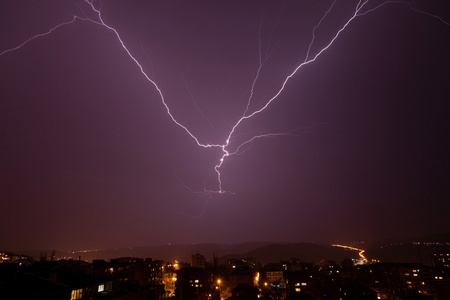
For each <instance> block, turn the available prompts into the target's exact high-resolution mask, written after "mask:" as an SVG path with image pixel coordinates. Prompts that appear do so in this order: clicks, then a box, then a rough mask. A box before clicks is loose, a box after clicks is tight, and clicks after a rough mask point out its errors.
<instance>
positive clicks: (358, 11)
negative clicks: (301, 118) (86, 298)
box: [0, 0, 450, 197]
mask: <svg viewBox="0 0 450 300" xmlns="http://www.w3.org/2000/svg"><path fill="white" fill-rule="evenodd" d="M84 2H85V3H87V4H88V5H89V7H90V8H91V9H92V12H94V13H95V14H96V15H97V19H98V20H93V19H91V18H89V17H87V16H86V17H80V16H74V17H73V18H72V19H71V20H70V21H67V22H63V23H60V24H58V25H56V26H54V27H53V28H51V29H50V30H48V31H47V32H44V33H39V34H36V35H34V36H32V37H31V38H29V39H27V40H25V41H24V42H23V43H21V44H20V45H18V46H16V47H14V48H11V49H7V50H4V51H3V52H0V56H2V55H4V54H6V53H9V52H14V51H16V50H19V49H20V48H22V47H24V46H25V45H26V44H28V43H30V42H31V41H33V40H35V39H37V38H40V37H43V36H46V35H49V34H51V33H52V32H54V31H55V30H57V29H59V28H61V27H63V26H67V25H70V24H73V23H74V22H75V21H77V20H80V21H89V22H92V23H94V24H97V25H100V26H103V27H104V28H106V29H108V30H110V31H112V32H113V33H114V35H115V36H116V38H117V40H118V42H119V43H120V45H121V46H122V48H123V49H124V50H125V52H126V54H127V55H128V57H129V58H130V59H131V60H132V61H133V62H134V63H135V64H136V66H137V67H138V68H139V71H140V72H141V73H142V75H143V76H144V77H145V79H146V80H147V81H148V82H149V83H150V84H152V85H153V86H154V88H155V89H156V91H157V92H158V94H159V97H160V99H161V102H162V104H163V105H164V107H165V109H166V113H167V114H168V115H169V117H170V118H171V120H172V121H173V122H174V123H175V124H176V125H178V126H179V127H181V128H182V129H183V130H184V131H185V132H186V133H187V134H188V135H189V136H190V137H191V138H192V139H193V140H194V141H195V142H196V144H197V145H198V146H199V147H203V148H220V149H221V150H222V155H221V156H220V158H219V162H218V163H217V164H216V165H215V166H214V170H215V172H216V174H217V181H218V190H215V191H211V190H207V189H205V190H204V192H203V193H204V194H206V195H209V197H211V195H212V194H214V193H218V194H224V193H226V191H225V190H224V189H223V187H222V175H221V173H220V168H221V167H222V165H223V163H224V162H225V160H226V158H227V157H229V156H232V155H238V154H241V153H242V152H245V151H246V150H244V151H241V149H242V148H243V147H249V145H251V144H252V143H253V142H254V141H255V140H257V139H261V138H269V137H274V136H287V135H293V134H292V133H290V132H286V133H267V134H260V135H255V136H253V137H252V138H250V139H248V140H246V141H244V142H243V143H241V144H240V145H239V146H237V147H236V150H235V151H231V150H229V149H228V147H229V145H230V142H231V140H232V138H233V135H234V133H235V131H236V129H237V128H238V127H239V125H241V124H242V122H244V121H246V120H248V119H251V118H252V117H254V116H255V115H257V114H259V113H261V112H263V111H264V110H266V109H267V108H268V107H269V106H270V104H271V103H272V102H273V101H275V100H276V99H277V98H278V97H279V96H280V94H281V93H282V92H283V90H284V88H285V86H286V84H287V83H288V82H289V81H290V80H291V78H292V77H293V76H294V75H295V74H297V73H298V72H299V70H300V69H301V68H302V67H304V66H306V65H308V64H311V63H313V62H315V61H316V60H317V59H318V58H319V57H320V56H321V55H322V54H323V53H324V52H325V51H327V50H328V49H329V48H330V47H331V46H332V45H333V44H334V42H335V41H336V39H337V38H338V37H339V36H340V35H341V33H342V32H343V31H344V30H345V29H346V28H347V27H348V25H349V24H350V23H351V22H352V21H353V20H354V19H355V18H357V17H359V16H364V15H366V14H369V13H371V12H373V11H375V10H377V9H379V8H381V7H383V6H385V5H387V4H394V3H402V4H408V5H409V8H410V9H411V10H413V11H415V12H417V13H420V14H424V15H427V16H430V17H433V18H436V19H438V20H439V21H440V22H442V23H444V24H446V25H450V23H448V22H446V21H445V20H443V19H442V18H441V17H439V16H437V15H434V14H431V13H428V12H425V11H422V10H419V9H416V8H414V7H413V6H412V5H411V4H410V3H406V2H404V1H395V0H392V1H384V2H382V3H381V4H378V5H375V6H374V7H372V8H369V3H371V1H370V0H359V1H358V2H357V4H356V5H355V7H354V11H353V13H352V15H351V16H350V17H349V18H348V19H347V21H346V22H345V23H344V24H343V25H342V26H341V27H340V28H339V29H338V30H337V31H336V33H335V35H334V36H333V37H332V38H331V39H330V40H329V41H328V43H327V44H326V45H325V46H323V47H322V48H321V49H320V50H319V51H318V52H317V53H316V54H314V55H311V48H312V46H313V44H314V42H315V38H316V35H315V34H316V30H317V29H318V28H319V27H320V25H321V24H322V22H323V21H324V20H325V19H326V17H327V16H328V14H329V13H330V12H331V11H332V9H333V7H334V5H335V4H336V2H337V0H334V1H333V2H332V4H331V5H330V7H329V8H328V10H327V11H326V12H325V14H324V15H323V16H322V18H321V19H320V20H319V22H318V23H317V25H316V26H315V27H314V29H313V30H312V38H311V41H310V43H309V47H308V50H307V53H306V57H305V60H304V61H303V62H302V63H300V64H299V65H297V66H296V67H295V69H294V70H293V71H292V72H291V73H290V74H289V75H288V76H286V78H285V79H284V80H283V82H282V84H281V87H280V88H279V89H278V90H277V92H276V93H275V95H274V96H272V97H271V98H270V99H268V100H267V101H266V102H265V104H264V105H263V106H262V107H261V108H259V109H255V110H253V111H252V112H251V113H250V112H249V110H250V104H251V101H252V99H253V95H254V89H255V86H256V84H257V82H258V79H259V75H260V72H261V71H262V68H263V66H264V63H265V61H266V60H267V57H266V58H265V60H263V59H262V51H261V36H260V35H261V24H260V30H259V48H258V51H259V65H258V68H257V71H256V74H255V77H254V79H253V82H252V85H251V88H250V95H249V98H248V99H247V105H246V108H245V110H244V112H243V114H242V116H241V117H240V118H239V119H238V120H237V121H236V122H235V123H234V125H233V126H232V127H231V130H230V131H229V132H228V135H227V138H226V140H225V143H223V144H209V143H202V142H200V140H199V139H198V138H197V137H196V136H195V135H194V134H193V133H192V132H191V131H190V130H189V129H188V128H187V127H186V126H185V125H183V124H181V123H180V122H179V121H178V120H177V119H176V118H175V117H174V115H173V114H172V112H171V110H170V108H169V106H168V105H167V103H166V100H165V97H164V95H163V92H162V90H161V89H160V88H159V86H158V84H157V83H156V81H154V80H152V79H151V78H150V77H149V76H148V75H147V73H146V72H145V71H144V68H143V67H142V65H141V64H140V63H139V61H138V60H137V59H136V58H135V57H134V56H133V54H132V53H131V52H130V51H129V50H128V48H127V46H126V45H125V43H124V42H123V40H122V38H121V36H120V34H119V32H118V31H117V30H116V29H115V28H114V27H112V26H110V25H108V24H107V23H105V21H104V20H103V17H102V13H101V7H99V8H97V7H96V6H95V4H94V1H92V0H91V1H89V0H84ZM261 23H262V20H261ZM191 96H192V95H191ZM247 149H248V148H247Z"/></svg>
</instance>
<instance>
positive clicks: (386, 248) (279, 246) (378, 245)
mask: <svg viewBox="0 0 450 300" xmlns="http://www.w3.org/2000/svg"><path fill="white" fill-rule="evenodd" d="M366 247H367V248H365V249H366V252H365V255H366V257H367V258H368V259H377V260H380V261H382V262H401V263H411V262H414V263H422V264H424V265H431V254H432V253H434V252H440V251H448V252H450V234H448V233H444V234H436V235H429V236H423V237H419V238H405V239H402V240H396V241H394V240H384V241H378V242H372V243H367V244H366ZM52 251H53V250H36V251H11V252H13V253H20V254H24V255H29V256H32V257H33V258H35V259H39V257H40V255H41V253H46V254H47V259H50V256H51V253H52ZM195 253H200V254H202V255H204V256H205V258H206V260H207V261H212V259H213V255H216V256H217V257H219V262H220V263H226V262H227V261H228V259H233V258H242V257H254V258H256V260H257V261H258V262H260V263H261V264H266V263H269V262H279V261H282V260H288V259H289V258H291V257H295V258H297V259H299V260H302V261H304V262H313V263H317V262H320V261H322V260H334V261H336V262H338V263H340V262H341V261H342V260H343V259H345V258H357V257H358V253H357V251H352V250H345V249H342V248H336V247H331V246H321V245H317V244H312V243H269V242H248V243H241V244H212V243H203V244H191V245H161V246H150V247H128V248H115V249H100V250H88V251H74V252H63V251H56V256H57V257H65V258H68V257H72V258H73V259H78V257H79V256H81V259H82V260H88V261H92V260H93V259H105V260H109V259H111V258H117V257H140V258H153V259H157V260H164V261H174V260H178V261H182V262H190V256H191V254H195Z"/></svg>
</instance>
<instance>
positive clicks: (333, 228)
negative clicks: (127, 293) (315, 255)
mask: <svg viewBox="0 0 450 300" xmlns="http://www.w3.org/2000/svg"><path fill="white" fill-rule="evenodd" d="M392 2H395V3H388V4H386V5H383V6H381V7H379V8H378V9H376V10H374V11H371V12H369V13H367V14H364V13H365V12H368V11H370V10H371V9H373V8H376V7H377V6H378V5H379V4H381V3H382V2H381V1H375V0H371V1H368V3H367V4H366V5H365V6H363V7H362V8H361V11H360V12H359V15H360V16H357V17H355V18H354V19H353V20H352V21H351V22H350V23H349V24H348V26H347V27H345V29H344V30H343V31H342V32H341V33H340V34H339V36H338V37H337V39H336V40H334V42H332V43H331V41H332V39H333V38H334V37H335V36H336V34H337V33H338V31H339V30H340V29H342V28H343V26H345V24H346V22H347V21H349V20H350V19H351V18H352V16H353V15H354V13H355V10H356V9H357V8H358V6H357V4H358V1H343V0H338V1H336V2H335V3H334V4H333V2H332V1H313V0H297V1H274V0H264V1H183V2H177V1H129V0H127V1H103V3H101V2H100V1H95V2H94V3H93V6H90V5H89V3H86V2H84V1H81V0H75V1H39V3H37V2H36V1H4V2H3V3H2V4H0V53H2V54H1V55H0V70H1V71H0V82H1V83H0V101H1V110H0V122H1V127H0V138H1V143H0V165H1V173H0V174H1V178H0V179H1V181H0V192H1V209H0V249H37V248H54V249H61V250H64V249H86V248H88V249H90V248H105V247H123V246H145V245H160V244H167V243H172V244H186V243H201V242H217V243H238V242H246V241H273V242H288V241H292V242H302V241H313V242H318V243H326V242H345V241H352V240H373V239H378V238H400V237H412V236H418V235H426V234H431V233H441V232H448V231H449V229H450V218H448V211H449V209H450V202H449V201H448V199H449V196H450V160H449V153H450V142H449V132H450V121H449V120H450V104H449V99H450V98H449V94H450V84H449V82H450V58H449V53H450V25H449V24H448V22H449V21H450V9H449V7H448V4H445V2H446V1H437V0H435V1H412V2H411V4H409V2H408V1H405V2H402V1H392ZM406 2H408V3H406ZM94 8H95V9H98V10H100V11H101V17H102V20H100V19H99V15H98V13H97V12H96V11H94ZM330 8H331V9H330ZM329 9H330V10H329ZM328 10H329V12H328V13H327V11H328ZM325 15H326V17H325V18H324V19H323V20H322V22H320V20H321V18H322V17H324V16H325ZM74 17H75V18H74ZM102 21H103V22H104V24H106V25H107V26H110V29H108V28H107V26H105V25H103V24H102V23H101V22H102ZM69 22H70V24H66V25H62V26H60V27H57V28H55V26H58V25H59V24H63V23H69ZM319 22H320V26H318V27H317V28H316V29H314V28H315V27H316V26H317V25H318V24H319ZM53 28H54V30H53V31H52V32H51V33H49V31H50V30H51V29H53ZM111 29H115V30H116V31H117V33H118V34H119V35H120V38H121V39H122V41H123V43H124V45H125V47H126V48H127V50H128V51H129V53H127V52H126V49H124V48H123V47H122V46H121V44H120V41H119V37H118V36H117V35H116V34H115V32H113V30H111ZM46 33H49V34H46ZM38 34H41V35H39V36H37V37H36V38H35V39H32V40H28V39H30V38H31V37H33V36H35V35H38ZM313 37H315V38H314V40H313V41H314V43H312V46H311V47H310V48H309V46H310V44H311V41H312V39H313ZM26 41H28V42H26ZM330 43H331V45H330V46H329V48H327V49H326V50H325V51H323V52H321V54H320V55H319V56H317V58H316V59H315V60H314V61H312V62H311V63H308V64H306V65H304V66H302V67H301V68H300V69H298V70H297V72H295V74H293V73H294V71H295V69H296V68H297V67H298V66H300V64H302V63H303V62H305V60H306V61H308V60H313V58H314V57H315V56H316V55H317V54H318V53H319V52H320V51H321V50H322V49H324V48H325V47H327V46H328V45H329V44H330ZM18 46H20V47H18ZM308 49H309V55H308ZM8 50H11V51H8ZM133 58H134V59H136V60H137V62H136V61H134V60H133ZM138 64H139V65H140V66H142V71H141V70H140V68H139V65H138ZM144 73H145V74H144ZM145 75H146V76H147V77H148V78H146V76H145ZM289 75H293V76H292V77H290V79H289V80H287V81H286V79H287V77H288V76H289ZM285 81H286V84H285V85H284V87H283V83H284V82H285ZM158 89H159V90H160V91H161V94H160V93H159V91H158ZM278 93H279V94H278ZM161 95H162V96H161ZM276 95H278V96H276ZM162 97H163V98H162ZM274 97H275V98H274ZM249 99H250V101H249ZM271 99H273V101H272V102H271V103H270V105H268V106H267V107H266V108H265V109H263V110H262V111H261V112H260V113H257V114H255V115H253V116H252V117H249V116H250V115H251V114H252V113H253V112H256V111H259V110H261V109H262V108H264V107H265V105H266V104H267V103H268V101H270V100H271ZM163 101H165V104H166V105H167V107H166V106H164V103H163ZM247 107H248V109H247ZM167 109H170V115H169V113H168V110H167ZM243 116H246V118H245V119H243V120H242V122H240V123H239V125H238V126H237V127H236V128H235V130H234V132H233V134H232V135H231V136H230V138H229V144H228V145H226V140H227V138H228V137H229V134H230V132H231V131H232V129H233V126H235V125H236V124H237V123H238V122H239V120H240V119H241V118H242V117H243ZM177 123H178V124H177ZM261 135H268V136H267V137H266V138H256V139H253V140H252V142H248V143H246V142H247V141H249V140H251V139H252V137H255V136H256V137H258V136H261ZM198 143H199V144H202V145H207V144H214V145H223V146H225V145H226V147H224V148H222V147H211V148H204V147H201V146H199V145H198ZM223 149H225V150H226V151H228V153H236V154H235V155H230V156H227V157H224V161H223V163H222V165H221V167H220V168H218V171H219V172H220V174H221V183H222V184H221V185H220V183H219V180H218V174H217V173H216V171H215V166H216V165H218V164H219V163H220V159H221V157H222V156H223V155H224V153H225V152H223Z"/></svg>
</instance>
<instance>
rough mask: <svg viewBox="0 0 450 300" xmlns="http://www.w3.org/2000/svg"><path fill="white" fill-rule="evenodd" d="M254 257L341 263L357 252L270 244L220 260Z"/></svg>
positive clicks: (269, 259) (278, 260)
mask: <svg viewBox="0 0 450 300" xmlns="http://www.w3.org/2000/svg"><path fill="white" fill-rule="evenodd" d="M242 257H254V258H256V261H258V262H260V263H261V264H263V265H264V264H267V263H270V262H280V261H283V260H288V259H289V258H292V257H295V258H297V259H299V260H301V261H304V262H308V263H319V262H321V261H326V260H334V261H336V262H337V263H339V264H340V263H341V261H342V260H344V259H345V258H357V257H359V256H358V252H357V251H352V250H346V249H343V248H337V247H331V246H320V245H316V244H311V243H297V244H272V245H266V246H262V247H259V248H257V249H255V250H252V251H249V252H247V253H239V254H232V255H227V256H224V257H221V258H220V262H221V263H224V262H226V261H227V260H228V259H235V258H242Z"/></svg>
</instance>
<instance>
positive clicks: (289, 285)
mask: <svg viewBox="0 0 450 300" xmlns="http://www.w3.org/2000/svg"><path fill="white" fill-rule="evenodd" d="M0 256H1V258H0V299H67V300H82V299H102V300H103V299H105V300H106V299H108V300H109V299H111V300H112V299H114V300H125V299H127V300H140V299H152V300H153V299H154V300H161V299H177V300H194V299H195V300H208V299H211V300H236V299H245V300H252V299H271V300H282V299H286V300H293V299H450V253H434V254H433V257H432V262H433V265H432V266H424V265H421V264H415V263H383V262H368V261H367V260H365V259H350V258H348V259H344V260H343V261H340V262H336V261H326V260H323V261H321V262H319V263H316V264H313V263H307V262H303V261H302V260H301V258H290V259H288V260H286V261H279V262H273V263H268V264H265V265H261V264H260V263H259V262H258V261H256V259H255V258H252V257H242V258H239V259H229V260H228V261H227V262H226V263H222V264H221V263H219V259H218V257H216V256H214V257H212V259H211V260H207V259H206V258H205V256H203V255H202V254H200V253H192V255H191V259H190V262H181V261H172V262H167V261H162V260H157V259H152V258H136V257H121V258H116V259H110V260H109V261H106V260H93V261H92V262H88V261H83V260H81V257H80V258H79V259H77V260H74V259H63V258H58V257H56V256H55V255H54V253H52V255H50V256H49V257H47V256H46V255H44V254H41V257H40V258H39V259H36V260H35V259H32V258H31V257H29V256H23V255H15V254H12V253H8V252H0Z"/></svg>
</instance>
